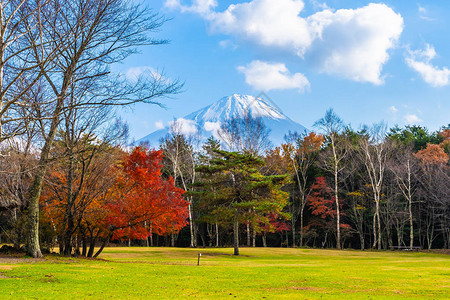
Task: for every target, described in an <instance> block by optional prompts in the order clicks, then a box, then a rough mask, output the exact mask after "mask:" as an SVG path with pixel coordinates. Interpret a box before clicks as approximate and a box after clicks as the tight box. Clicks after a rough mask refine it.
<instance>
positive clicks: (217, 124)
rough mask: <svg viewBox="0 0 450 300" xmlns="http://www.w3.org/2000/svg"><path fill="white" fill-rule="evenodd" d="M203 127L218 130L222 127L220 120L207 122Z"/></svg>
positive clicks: (207, 129) (208, 129)
mask: <svg viewBox="0 0 450 300" xmlns="http://www.w3.org/2000/svg"><path fill="white" fill-rule="evenodd" d="M203 128H205V130H206V131H217V130H219V129H220V122H205V125H204V126H203Z"/></svg>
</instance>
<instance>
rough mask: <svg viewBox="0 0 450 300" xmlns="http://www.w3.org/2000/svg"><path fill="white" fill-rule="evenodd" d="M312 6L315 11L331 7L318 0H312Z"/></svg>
mask: <svg viewBox="0 0 450 300" xmlns="http://www.w3.org/2000/svg"><path fill="white" fill-rule="evenodd" d="M311 4H312V6H313V7H314V9H315V10H324V9H330V7H329V6H328V5H327V4H326V3H325V2H319V1H317V0H312V1H311Z"/></svg>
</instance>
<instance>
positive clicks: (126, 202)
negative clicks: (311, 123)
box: [1, 109, 450, 257]
mask: <svg viewBox="0 0 450 300" xmlns="http://www.w3.org/2000/svg"><path fill="white" fill-rule="evenodd" d="M82 123H83V120H82V119H76V120H74V122H73V125H77V126H74V127H72V128H71V129H72V130H71V131H70V132H66V131H64V130H63V129H61V130H59V131H58V134H57V135H56V137H55V141H54V144H53V146H52V148H51V151H50V153H51V155H52V162H51V163H50V165H49V167H48V171H47V175H46V177H45V181H44V182H43V187H42V193H41V195H40V198H39V208H40V218H39V220H40V231H39V232H40V233H39V234H40V236H39V238H40V242H41V245H42V248H43V249H45V250H47V251H50V250H51V249H53V248H54V247H59V252H60V253H64V254H66V255H71V254H73V255H82V256H88V257H97V256H98V255H99V254H100V253H101V252H102V250H103V248H104V247H105V246H106V245H108V243H111V244H112V245H114V244H122V245H123V244H125V245H128V246H131V245H133V246H172V247H174V246H177V247H227V246H233V247H234V249H235V250H234V251H235V252H234V254H235V255H239V247H240V246H248V247H314V248H337V249H342V248H354V249H362V250H364V249H370V248H372V249H398V248H400V249H419V248H423V249H433V248H447V249H448V248H449V238H450V218H449V209H450V203H449V201H450V198H449V196H448V195H450V191H449V188H450V185H449V184H448V183H449V182H450V166H449V154H448V153H449V150H450V128H449V127H448V126H447V127H442V129H441V130H439V131H436V132H429V131H428V130H427V129H426V128H423V127H420V126H406V127H404V128H399V127H394V128H391V129H389V130H388V129H387V127H386V125H385V124H383V123H379V124H375V125H373V126H363V127H362V128H361V129H360V130H354V129H352V128H351V127H350V126H348V125H346V124H345V123H344V122H343V121H342V120H341V119H340V118H339V116H338V115H337V114H336V113H335V112H334V111H333V110H331V109H330V110H328V111H327V112H326V114H325V115H324V117H323V118H321V119H320V120H318V121H317V122H316V124H315V128H317V133H316V132H313V131H311V132H305V133H303V134H299V133H289V134H287V135H286V136H285V137H284V139H285V141H286V142H285V143H283V144H282V145H279V146H274V145H272V144H271V142H270V141H269V140H268V135H269V132H270V129H268V128H267V127H265V125H264V124H263V123H262V120H261V119H259V118H253V117H252V116H251V115H250V114H248V115H247V116H246V117H244V118H233V119H231V120H229V121H227V122H226V123H224V124H223V125H222V127H221V129H220V130H219V131H218V138H217V139H216V138H214V137H210V138H209V139H207V140H206V141H205V142H202V139H201V137H199V136H194V135H193V136H185V135H183V134H181V133H180V128H179V127H178V128H177V126H176V125H173V126H172V128H171V131H170V134H168V135H167V136H166V137H165V138H164V139H162V140H161V146H160V148H159V149H151V148H148V147H147V146H146V145H140V146H137V147H129V146H128V147H126V146H124V144H123V143H117V141H118V140H114V139H112V140H102V139H100V138H99V137H98V136H96V135H95V134H94V133H95V130H94V129H95V128H93V127H91V129H92V132H90V133H87V132H85V131H83V129H85V128H86V126H82ZM89 124H93V123H89ZM114 126H117V124H114ZM69 128H70V127H69ZM114 128H116V127H114ZM111 131H114V130H113V129H111ZM318 132H321V133H318ZM72 137H75V138H73V139H72ZM15 141H16V143H14V144H13V143H11V144H9V145H10V146H9V147H8V148H3V149H2V150H3V151H4V153H8V156H9V158H8V160H2V169H3V170H10V171H9V172H8V173H7V174H8V176H2V181H3V182H2V186H3V189H2V192H3V194H2V212H1V214H2V218H1V220H2V224H1V228H2V232H1V239H2V242H8V243H12V244H13V245H15V247H17V248H20V246H21V245H22V244H24V243H25V242H26V240H25V237H26V234H25V232H26V224H27V202H26V201H23V200H22V199H26V195H24V193H26V192H27V190H28V188H29V186H30V185H32V177H31V176H30V174H32V172H31V171H29V172H26V173H23V172H21V170H25V169H27V170H32V168H33V166H36V165H37V164H38V160H37V157H38V156H37V154H38V153H39V151H38V150H37V149H34V148H33V143H31V142H30V143H29V144H28V145H27V146H26V147H25V148H23V147H24V144H23V140H21V139H15ZM69 154H70V155H69ZM8 199H12V200H13V201H9V202H8ZM95 247H97V249H96V250H95V251H94V248H95ZM98 247H100V249H98Z"/></svg>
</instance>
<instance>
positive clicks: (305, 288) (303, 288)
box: [266, 286, 326, 292]
mask: <svg viewBox="0 0 450 300" xmlns="http://www.w3.org/2000/svg"><path fill="white" fill-rule="evenodd" d="M266 290H268V291H288V290H290V291H313V292H323V291H326V288H320V287H315V286H285V287H279V288H267V289H266Z"/></svg>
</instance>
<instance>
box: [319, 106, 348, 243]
mask: <svg viewBox="0 0 450 300" xmlns="http://www.w3.org/2000/svg"><path fill="white" fill-rule="evenodd" d="M314 126H317V127H318V128H320V129H321V130H322V131H323V133H324V135H325V143H326V144H327V147H328V150H327V151H325V152H324V153H323V155H322V157H321V164H322V168H323V169H325V170H327V171H329V172H330V173H332V174H333V177H334V196H335V202H336V203H335V205H336V234H337V238H336V247H337V248H338V249H341V222H340V213H341V212H340V203H339V180H340V178H339V177H340V175H341V172H342V170H343V168H344V166H343V160H344V158H345V157H346V156H347V146H348V141H347V138H346V136H345V135H343V134H341V133H342V131H343V130H344V128H345V126H344V122H343V121H342V119H341V118H340V117H339V116H338V115H337V114H336V113H335V112H334V111H333V110H332V109H329V110H327V112H326V113H325V116H324V117H323V118H322V119H320V120H318V121H317V122H316V123H315V124H314Z"/></svg>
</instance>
